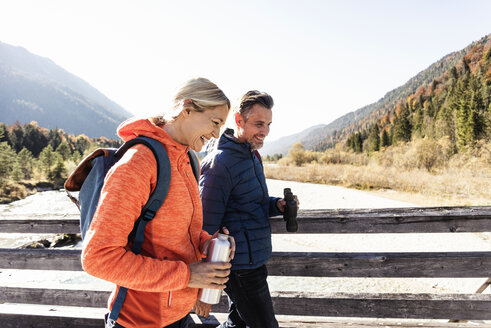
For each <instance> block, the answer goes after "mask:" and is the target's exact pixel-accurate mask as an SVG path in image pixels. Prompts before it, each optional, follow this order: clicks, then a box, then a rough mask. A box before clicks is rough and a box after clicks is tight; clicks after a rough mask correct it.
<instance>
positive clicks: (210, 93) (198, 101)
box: [151, 77, 230, 125]
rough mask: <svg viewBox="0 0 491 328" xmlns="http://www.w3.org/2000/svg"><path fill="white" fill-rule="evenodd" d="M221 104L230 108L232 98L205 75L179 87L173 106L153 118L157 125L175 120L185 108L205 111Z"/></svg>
mask: <svg viewBox="0 0 491 328" xmlns="http://www.w3.org/2000/svg"><path fill="white" fill-rule="evenodd" d="M221 105H227V108H228V109H229V110H230V100H229V99H228V98H227V96H225V93H223V91H222V90H221V89H220V88H218V87H217V85H216V84H215V83H213V82H211V81H210V80H208V79H205V78H203V77H198V78H193V79H191V80H189V81H186V82H185V83H184V84H183V85H181V86H180V87H179V89H178V90H177V92H176V94H175V96H174V99H173V106H172V107H171V108H170V109H169V110H168V111H166V112H164V113H163V114H162V115H159V116H155V117H152V118H151V120H152V122H153V123H155V124H157V125H163V124H165V122H171V121H173V120H175V119H176V118H177V117H178V116H179V114H180V113H181V111H182V110H183V109H190V110H194V111H196V112H204V111H205V110H207V109H211V108H214V107H217V106H221Z"/></svg>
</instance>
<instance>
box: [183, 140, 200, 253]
mask: <svg viewBox="0 0 491 328" xmlns="http://www.w3.org/2000/svg"><path fill="white" fill-rule="evenodd" d="M185 156H186V159H188V155H187V149H186V154H185ZM186 163H187V164H190V163H189V160H187V161H186ZM184 173H185V174H186V179H187V186H186V189H187V191H188V193H189V198H191V204H192V205H193V213H192V214H191V221H190V222H189V227H188V237H189V243H190V244H191V246H192V247H193V251H194V256H195V257H196V260H197V261H199V257H198V255H197V254H196V247H195V246H194V244H193V238H192V236H191V230H190V229H191V225H192V223H193V218H194V211H195V205H194V202H193V197H192V195H191V191H190V190H189V185H190V183H191V182H190V181H189V174H188V172H186V171H184ZM193 177H194V174H193Z"/></svg>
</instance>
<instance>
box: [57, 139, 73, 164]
mask: <svg viewBox="0 0 491 328" xmlns="http://www.w3.org/2000/svg"><path fill="white" fill-rule="evenodd" d="M56 152H57V153H58V154H60V156H61V158H62V159H63V160H64V161H66V160H68V159H69V158H70V156H71V152H70V146H68V144H67V143H66V142H62V143H60V144H59V146H58V147H57V148H56Z"/></svg>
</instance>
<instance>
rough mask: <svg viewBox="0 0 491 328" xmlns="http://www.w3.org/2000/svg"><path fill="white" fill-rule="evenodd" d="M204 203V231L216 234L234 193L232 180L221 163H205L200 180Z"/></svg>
mask: <svg viewBox="0 0 491 328" xmlns="http://www.w3.org/2000/svg"><path fill="white" fill-rule="evenodd" d="M199 188H200V193H201V200H202V202H203V229H204V230H206V231H208V233H210V234H214V233H215V232H216V231H217V230H218V229H219V228H220V227H221V224H222V220H223V217H224V214H225V210H226V208H227V202H228V199H229V196H230V192H231V191H232V180H231V177H230V174H229V172H228V170H227V168H226V167H225V166H224V165H223V164H221V162H220V161H211V162H203V165H202V167H201V177H200V180H199Z"/></svg>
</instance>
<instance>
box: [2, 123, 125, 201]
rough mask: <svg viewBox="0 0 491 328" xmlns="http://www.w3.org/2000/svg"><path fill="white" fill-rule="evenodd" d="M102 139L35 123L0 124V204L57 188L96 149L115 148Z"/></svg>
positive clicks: (114, 141)
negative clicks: (70, 133)
mask: <svg viewBox="0 0 491 328" xmlns="http://www.w3.org/2000/svg"><path fill="white" fill-rule="evenodd" d="M119 145H121V142H120V141H117V140H111V139H108V138H105V137H101V138H89V137H87V136H85V135H83V134H81V135H78V136H74V135H69V134H67V133H66V132H64V131H63V130H61V129H45V128H42V127H39V126H38V124H37V123H36V122H30V123H26V124H23V125H21V124H19V123H15V124H13V125H6V124H3V123H0V203H6V202H10V201H13V200H17V199H22V198H24V197H26V196H27V195H28V194H30V193H32V192H35V190H36V189H42V188H48V189H52V188H61V187H62V186H63V182H64V181H65V179H66V178H67V176H68V174H69V173H70V172H71V171H72V170H73V169H74V168H75V166H76V165H77V163H79V162H80V160H81V159H82V158H83V157H85V156H86V155H88V154H89V153H90V152H91V151H92V150H94V149H95V148H98V147H119Z"/></svg>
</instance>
